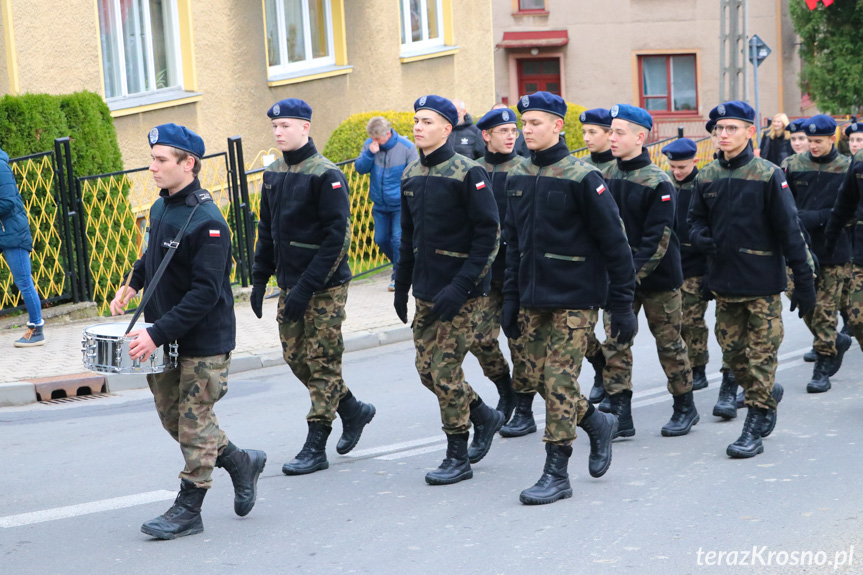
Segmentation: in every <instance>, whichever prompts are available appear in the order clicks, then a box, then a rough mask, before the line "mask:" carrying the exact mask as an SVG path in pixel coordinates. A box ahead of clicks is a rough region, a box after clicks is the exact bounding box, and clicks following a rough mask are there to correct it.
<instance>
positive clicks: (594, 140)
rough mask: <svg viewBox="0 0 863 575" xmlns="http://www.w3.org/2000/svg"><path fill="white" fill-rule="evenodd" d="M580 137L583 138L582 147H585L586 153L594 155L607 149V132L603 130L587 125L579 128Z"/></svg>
mask: <svg viewBox="0 0 863 575" xmlns="http://www.w3.org/2000/svg"><path fill="white" fill-rule="evenodd" d="M581 135H582V137H583V138H584V145H585V146H587V149H588V151H590V152H593V153H595V154H596V153H599V152H604V151H606V150H607V149H608V136H609V131H608V130H606V129H605V128H601V127H599V126H594V125H592V124H587V125H586V126H582V127H581Z"/></svg>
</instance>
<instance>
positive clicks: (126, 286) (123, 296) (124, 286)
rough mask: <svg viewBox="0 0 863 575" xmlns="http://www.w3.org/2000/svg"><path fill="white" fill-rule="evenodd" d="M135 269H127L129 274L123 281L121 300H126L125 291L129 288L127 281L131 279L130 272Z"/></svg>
mask: <svg viewBox="0 0 863 575" xmlns="http://www.w3.org/2000/svg"><path fill="white" fill-rule="evenodd" d="M133 271H135V270H134V268H133V269H131V270H129V275H127V276H126V281H125V282H123V295H121V296H120V300H121V301H125V300H126V292H127V291H128V290H129V282H131V281H132V272H133Z"/></svg>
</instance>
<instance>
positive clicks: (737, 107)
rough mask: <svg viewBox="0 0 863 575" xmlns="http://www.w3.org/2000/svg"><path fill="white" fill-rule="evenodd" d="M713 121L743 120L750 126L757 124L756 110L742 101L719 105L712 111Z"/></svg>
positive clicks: (711, 117)
mask: <svg viewBox="0 0 863 575" xmlns="http://www.w3.org/2000/svg"><path fill="white" fill-rule="evenodd" d="M710 119H711V120H716V121H719V120H743V121H744V122H749V123H750V124H754V123H755V110H753V109H752V106H750V105H749V104H747V103H746V102H741V101H740V100H732V101H730V102H725V103H724V104H719V105H718V106H716V107H715V108H713V109H712V110H710Z"/></svg>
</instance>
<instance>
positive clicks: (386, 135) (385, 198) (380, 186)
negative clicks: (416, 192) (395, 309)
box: [354, 116, 417, 291]
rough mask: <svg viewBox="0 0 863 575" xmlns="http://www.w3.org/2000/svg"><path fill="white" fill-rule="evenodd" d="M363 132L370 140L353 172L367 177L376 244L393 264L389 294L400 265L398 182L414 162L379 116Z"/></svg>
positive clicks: (410, 148)
mask: <svg viewBox="0 0 863 575" xmlns="http://www.w3.org/2000/svg"><path fill="white" fill-rule="evenodd" d="M366 132H367V133H368V135H369V136H370V138H369V139H368V140H366V142H365V143H364V144H363V149H362V151H361V152H360V156H359V157H358V158H357V161H356V163H355V164H354V168H355V169H356V171H357V172H358V173H360V174H370V176H369V199H371V201H372V203H374V206H373V207H372V217H373V218H374V221H375V243H376V244H378V246H379V247H380V249H381V251H382V252H384V255H385V256H387V258H389V260H390V261H391V262H392V263H393V275H392V276H391V281H390V287H389V291H393V290H394V289H395V285H394V284H393V282H392V280H393V279H394V278H395V275H394V274H395V267H396V265H397V264H398V263H399V246H400V245H401V241H402V224H401V180H402V172H403V171H404V170H405V167H406V166H407V165H408V164H409V163H411V162H412V161H414V160H416V159H417V149H416V146H414V144H413V142H411V141H410V140H408V139H407V138H405V137H404V136H400V135H399V134H398V133H397V132H396V131H395V130H394V129H393V128H392V126H390V123H389V121H387V119H386V118H382V117H381V116H375V117H374V118H372V119H371V120H369V123H368V125H367V126H366Z"/></svg>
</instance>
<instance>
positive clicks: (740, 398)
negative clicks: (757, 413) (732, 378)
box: [734, 389, 746, 409]
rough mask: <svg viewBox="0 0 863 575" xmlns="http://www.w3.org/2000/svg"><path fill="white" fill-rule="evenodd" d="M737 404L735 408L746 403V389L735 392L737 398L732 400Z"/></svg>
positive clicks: (741, 406) (739, 407)
mask: <svg viewBox="0 0 863 575" xmlns="http://www.w3.org/2000/svg"><path fill="white" fill-rule="evenodd" d="M734 404H735V405H737V409H743V407H744V406H745V405H746V390H743V389H741V390H740V393H738V394H737V399H736V400H735V402H734Z"/></svg>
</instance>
